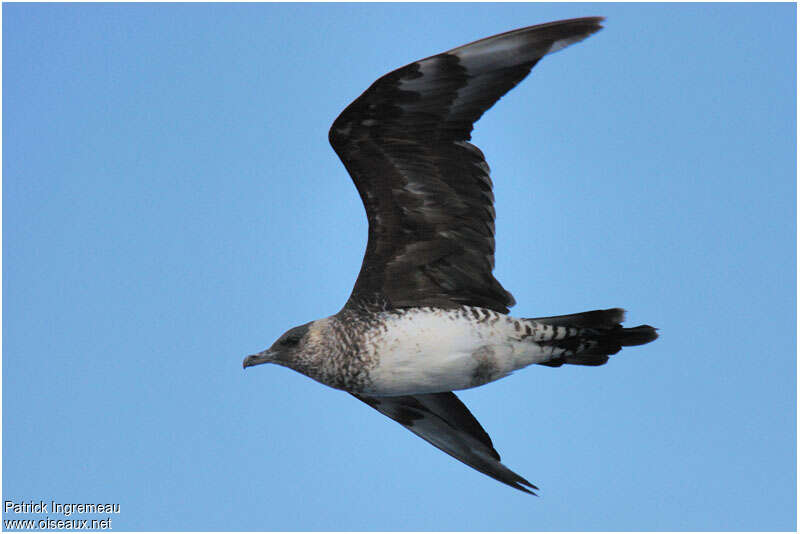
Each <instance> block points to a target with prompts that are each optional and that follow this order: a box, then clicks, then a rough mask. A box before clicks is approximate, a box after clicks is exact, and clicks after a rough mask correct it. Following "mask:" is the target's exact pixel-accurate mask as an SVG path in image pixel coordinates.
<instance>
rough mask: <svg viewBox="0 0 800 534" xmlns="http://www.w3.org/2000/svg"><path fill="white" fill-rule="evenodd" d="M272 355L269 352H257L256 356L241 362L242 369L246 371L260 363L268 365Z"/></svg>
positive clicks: (252, 355) (253, 355)
mask: <svg viewBox="0 0 800 534" xmlns="http://www.w3.org/2000/svg"><path fill="white" fill-rule="evenodd" d="M273 355H274V354H273V353H272V351H270V350H265V351H263V352H259V353H258V354H251V355H250V356H248V357H247V358H245V359H244V361H243V362H242V368H244V369H247V368H248V367H252V366H254V365H259V364H261V363H269V362H271V361H272V356H273Z"/></svg>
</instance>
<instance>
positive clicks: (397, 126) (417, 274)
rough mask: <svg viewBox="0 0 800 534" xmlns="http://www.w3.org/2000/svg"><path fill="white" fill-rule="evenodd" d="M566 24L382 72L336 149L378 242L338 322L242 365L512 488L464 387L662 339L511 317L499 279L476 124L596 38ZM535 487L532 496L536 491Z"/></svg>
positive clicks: (298, 333) (338, 135) (615, 319)
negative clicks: (322, 394) (323, 390)
mask: <svg viewBox="0 0 800 534" xmlns="http://www.w3.org/2000/svg"><path fill="white" fill-rule="evenodd" d="M601 20H602V19H601V18H599V17H587V18H581V19H571V20H563V21H557V22H551V23H547V24H541V25H538V26H531V27H528V28H522V29H519V30H514V31H511V32H506V33H503V34H500V35H495V36H493V37H488V38H486V39H481V40H480V41H476V42H474V43H470V44H467V45H464V46H461V47H458V48H455V49H453V50H450V51H449V52H445V53H442V54H438V55H435V56H431V57H429V58H425V59H422V60H419V61H417V62H414V63H411V64H409V65H406V66H405V67H402V68H400V69H397V70H395V71H393V72H390V73H389V74H387V75H385V76H383V77H381V78H380V79H378V80H377V81H376V82H375V83H373V84H372V85H371V86H370V87H369V89H367V90H366V91H365V92H364V93H363V94H362V95H361V96H360V97H359V98H357V99H356V100H355V101H354V102H353V103H351V104H350V105H349V106H348V107H347V108H346V109H345V110H344V111H343V112H342V113H341V115H340V116H339V117H338V118H337V119H336V121H334V123H333V126H332V127H331V129H330V132H329V140H330V142H331V145H332V146H333V148H334V150H335V151H336V152H337V154H338V155H339V157H340V158H341V160H342V162H343V163H344V165H345V167H346V168H347V170H348V172H349V173H350V176H351V177H352V179H353V182H354V184H355V186H356V188H357V190H358V192H359V194H360V196H361V200H362V202H363V203H364V208H365V210H366V212H367V218H368V220H369V237H368V241H367V249H366V253H365V255H364V261H363V263H362V266H361V271H360V273H359V275H358V279H357V281H356V283H355V286H354V288H353V292H352V294H351V296H350V298H349V299H348V301H347V303H346V304H345V306H344V308H343V309H342V310H341V311H340V312H339V313H337V314H335V315H332V316H330V317H327V318H324V319H318V320H316V321H312V322H310V323H307V324H305V325H301V326H298V327H295V328H292V329H290V330H289V331H287V332H286V333H284V334H283V335H282V336H281V337H280V338H279V339H278V340H277V341H275V343H273V345H272V346H271V347H270V348H269V349H267V350H265V351H262V352H260V353H258V354H254V355H252V356H249V357H248V358H246V359H245V361H244V366H245V367H249V366H252V365H257V364H261V363H277V364H279V365H283V366H286V367H289V368H291V369H294V370H296V371H298V372H300V373H303V374H305V375H307V376H309V377H311V378H313V379H315V380H317V381H319V382H322V383H323V384H325V385H328V386H331V387H333V388H337V389H341V390H344V391H347V392H349V393H351V394H352V395H354V396H355V397H356V398H358V399H359V400H361V401H363V402H365V403H367V404H369V405H370V406H372V407H373V408H375V409H376V410H378V411H379V412H381V413H383V414H384V415H386V416H388V417H390V418H392V419H394V420H395V421H397V422H398V423H400V424H402V425H404V426H405V427H406V428H408V429H409V430H411V431H412V432H414V433H415V434H417V435H418V436H420V437H422V438H423V439H425V440H427V441H428V442H430V443H431V444H433V445H435V446H436V447H438V448H440V449H441V450H443V451H444V452H446V453H448V454H450V455H451V456H453V457H455V458H456V459H458V460H460V461H462V462H464V463H465V464H467V465H469V466H471V467H473V468H475V469H477V470H478V471H480V472H482V473H485V474H487V475H489V476H491V477H493V478H495V479H497V480H499V481H500V482H503V483H505V484H508V485H509V486H512V487H514V488H516V489H519V490H522V491H525V492H528V493H531V491H530V489H536V486H534V485H533V484H531V483H530V482H528V481H527V480H525V479H524V478H522V477H520V476H519V475H517V474H516V473H514V472H513V471H511V470H510V469H508V468H507V467H506V466H505V465H503V464H502V463H500V455H499V454H498V453H497V451H495V449H494V446H493V445H492V441H491V439H490V438H489V436H488V434H487V433H486V432H485V431H484V429H483V428H482V427H481V425H480V424H479V423H478V421H477V420H476V419H475V418H474V417H473V416H472V414H471V413H470V412H469V410H468V409H467V408H466V407H465V406H464V405H463V404H462V403H461V402H460V401H459V400H458V398H457V397H456V396H455V394H453V393H452V391H454V390H460V389H466V388H471V387H476V386H480V385H483V384H486V383H488V382H491V381H494V380H497V379H499V378H502V377H504V376H507V375H508V374H510V373H511V372H513V371H515V370H517V369H520V368H522V367H526V366H528V365H531V364H534V363H536V364H541V365H546V366H552V367H557V366H560V365H562V364H565V363H566V364H577V365H602V364H604V363H606V361H607V360H608V358H609V355H612V354H615V353H617V352H618V351H619V350H620V349H621V347H623V346H630V345H641V344H644V343H648V342H650V341H652V340H654V339H655V338H656V337H657V335H656V333H655V329H653V328H652V327H650V326H647V325H643V326H638V327H634V328H623V327H622V326H621V323H622V321H623V320H624V312H623V310H621V309H618V308H612V309H608V310H596V311H591V312H583V313H577V314H571V315H561V316H553V317H540V318H536V319H527V318H514V317H511V316H509V315H508V311H509V310H508V308H509V307H511V306H513V305H514V298H513V297H512V296H511V293H509V292H508V291H506V290H505V289H504V288H503V286H502V285H501V284H500V283H499V282H498V281H497V280H496V279H495V277H494V275H493V274H492V270H493V268H494V216H495V212H494V205H493V204H494V197H493V194H492V180H491V179H490V178H489V167H488V165H487V164H486V161H485V159H484V156H483V153H482V152H481V151H480V150H479V149H478V148H477V147H476V146H474V145H472V144H471V143H469V139H470V134H471V131H472V126H473V124H474V123H475V122H476V121H477V120H478V119H479V118H480V116H481V115H482V114H483V113H484V112H485V111H486V110H487V109H489V108H490V107H491V106H492V105H493V104H494V103H495V102H496V101H497V100H498V99H499V98H500V97H501V96H502V95H503V94H505V93H506V92H508V91H509V90H510V89H511V88H513V87H514V86H515V85H516V84H517V83H519V82H520V81H521V80H522V79H523V78H525V77H526V76H527V75H528V73H529V72H530V70H531V69H532V68H533V66H534V65H536V63H537V62H538V61H539V60H540V59H541V58H542V57H543V56H545V55H547V54H549V53H552V52H555V51H557V50H560V49H562V48H564V47H566V46H568V45H570V44H572V43H575V42H578V41H581V40H583V39H584V38H586V37H588V36H589V35H591V34H592V33H594V32H596V31H598V30H599V29H600V28H601V26H600V22H601ZM528 488H530V489H528Z"/></svg>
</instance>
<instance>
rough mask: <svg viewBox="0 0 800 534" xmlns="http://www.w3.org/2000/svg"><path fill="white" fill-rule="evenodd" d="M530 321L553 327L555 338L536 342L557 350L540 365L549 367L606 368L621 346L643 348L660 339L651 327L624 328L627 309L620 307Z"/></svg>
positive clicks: (551, 336) (545, 338)
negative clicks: (566, 364) (589, 366)
mask: <svg viewBox="0 0 800 534" xmlns="http://www.w3.org/2000/svg"><path fill="white" fill-rule="evenodd" d="M528 320H529V321H535V322H536V323H539V324H544V325H548V326H552V327H553V328H552V329H550V330H549V332H551V333H552V335H550V336H545V337H544V339H539V340H537V344H539V345H541V346H551V347H553V349H554V350H553V358H552V359H550V360H549V361H546V362H540V364H541V365H547V366H550V367H559V366H561V365H563V364H565V363H570V364H575V365H603V364H604V363H606V362H607V361H608V357H609V356H610V355H612V354H616V353H617V352H619V351H620V350H621V349H622V347H630V346H634V345H644V344H645V343H650V342H651V341H653V340H655V339H656V338H657V337H658V334H657V333H656V329H655V328H653V327H652V326H649V325H641V326H635V327H633V328H623V327H622V324H621V323H622V322H623V321H624V320H625V310H623V309H621V308H612V309H610V310H594V311H588V312H583V313H573V314H570V315H557V316H554V317H537V318H534V319H528ZM559 327H562V328H559ZM548 337H549V339H548Z"/></svg>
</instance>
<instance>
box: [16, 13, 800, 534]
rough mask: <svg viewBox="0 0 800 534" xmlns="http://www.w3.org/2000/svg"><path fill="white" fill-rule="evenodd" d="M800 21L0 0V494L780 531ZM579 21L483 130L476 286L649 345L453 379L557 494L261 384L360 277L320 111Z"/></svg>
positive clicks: (792, 400)
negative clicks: (483, 218)
mask: <svg viewBox="0 0 800 534" xmlns="http://www.w3.org/2000/svg"><path fill="white" fill-rule="evenodd" d="M795 9H796V8H795V6H794V5H793V4H758V5H754V4H735V5H734V4H647V5H638V4H608V5H607V4H577V3H573V4H563V5H558V4H502V5H491V4H424V5H420V4H413V5H392V4H388V5H387V4H380V5H369V4H359V5H331V4H327V5H293V4H283V5H258V4H246V5H209V4H205V5H192V4H173V5H155V4H147V5H103V4H84V5H72V4H44V5H29V4H5V5H3V168H2V170H3V468H4V469H3V499H4V500H8V499H11V500H35V501H38V500H39V499H42V500H45V501H49V500H56V501H59V502H111V503H119V504H120V505H121V513H120V514H119V515H118V516H115V517H114V523H113V527H114V529H115V530H142V529H156V530H178V529H182V530H187V529H188V530H218V529H223V530H321V529H324V530H686V529H688V530H751V529H755V530H794V529H795V526H796V524H795V517H796V514H795V512H796V510H795V502H796V493H795V488H796V456H795V452H796V330H795V325H796V297H795V296H796V278H795V273H796V264H795V261H796V260H795V258H796V256H795V254H796V227H795V215H796V205H795V198H796V183H795V168H796V148H795V147H796V124H795V117H796V101H795V93H796V86H795V85H796V83H795V79H796V78H795V72H796V70H795V64H796V57H795V50H796V47H795V20H796V18H795ZM585 15H605V16H606V17H608V20H607V22H606V24H605V26H606V29H605V30H603V31H602V32H600V33H599V34H597V35H595V36H593V37H592V38H590V39H589V40H587V41H585V42H583V43H581V44H579V45H575V46H573V47H570V48H569V49H567V50H565V51H563V52H559V53H558V54H554V55H552V56H549V57H547V58H545V59H544V60H543V61H542V62H541V63H540V64H539V65H538V66H537V67H536V68H535V70H534V72H533V73H532V75H531V76H530V77H529V78H528V79H526V80H525V82H523V83H522V84H521V85H520V86H519V87H517V88H516V89H515V90H514V91H512V92H511V93H510V94H509V95H507V96H506V97H505V98H504V99H503V100H502V101H501V102H499V103H498V104H497V105H496V106H495V108H493V109H492V110H491V111H490V112H488V113H487V114H486V116H485V117H484V118H483V119H482V120H481V121H480V122H479V123H478V126H477V128H476V130H475V135H474V137H473V139H474V142H475V143H476V144H477V145H478V146H480V147H481V148H482V149H483V151H484V152H485V154H486V156H487V159H488V161H489V164H490V165H491V167H492V177H493V179H494V182H495V194H496V208H497V214H498V215H497V267H496V271H495V272H496V276H497V277H498V279H499V280H500V281H501V282H502V283H503V285H504V286H505V287H506V288H508V289H509V290H510V291H512V292H513V293H514V296H515V297H516V299H517V302H518V303H519V304H518V305H517V306H516V307H515V308H514V309H513V310H512V313H513V314H515V315H517V316H522V317H532V316H540V315H553V314H562V313H573V312H579V311H585V310H590V309H595V308H604V307H613V306H621V307H624V308H626V309H628V310H629V315H628V321H629V324H630V325H635V324H641V323H649V324H652V325H654V326H658V327H659V328H660V333H661V338H660V339H659V340H658V341H657V342H656V343H653V344H651V345H648V346H647V347H642V348H637V349H632V350H624V351H623V352H622V353H620V354H618V355H617V356H615V357H614V358H613V359H612V361H610V362H609V364H608V365H606V366H604V367H601V368H580V367H568V366H565V367H562V368H558V369H551V368H546V367H539V366H534V367H532V368H529V369H525V370H522V371H519V372H517V373H516V374H514V375H513V376H511V377H509V378H506V379H503V380H501V381H498V382H495V383H493V384H489V385H487V386H484V387H482V388H479V389H476V390H470V391H465V392H462V393H461V394H460V397H461V398H462V400H463V401H464V402H465V403H466V404H467V405H468V406H469V407H470V409H471V410H472V412H473V413H474V414H475V416H476V417H477V418H478V419H479V420H480V421H481V423H482V424H483V426H484V427H485V428H486V430H487V431H488V432H489V433H490V434H491V436H492V439H493V440H494V443H495V446H496V447H497V449H498V450H499V451H500V453H501V455H502V456H503V460H504V462H505V463H506V464H507V465H508V466H509V467H511V468H512V469H514V470H515V471H517V472H519V473H520V474H521V475H523V476H525V477H526V478H528V479H529V480H531V481H532V482H534V483H535V484H537V485H538V486H539V487H540V488H541V497H539V498H534V497H530V496H527V495H524V494H522V493H520V492H515V491H513V490H511V489H509V488H507V487H505V486H503V485H501V484H499V483H497V482H495V481H493V480H491V479H489V478H487V477H485V476H483V475H480V474H479V473H477V472H475V471H473V470H471V469H469V468H467V467H465V466H464V465H462V464H460V463H458V462H456V461H454V460H452V459H451V458H449V457H448V456H446V455H445V454H443V453H441V452H440V451H438V450H436V449H434V448H433V447H431V446H430V445H428V444H427V443H425V442H423V441H422V440H420V439H419V438H417V437H415V436H414V435H412V434H411V433H410V432H407V431H406V430H405V429H403V428H402V427H401V426H400V425H397V424H396V423H394V422H392V421H390V420H389V419H386V418H384V417H382V416H381V415H379V414H378V413H377V412H374V411H373V410H371V409H369V408H368V407H367V406H365V405H362V404H361V403H359V402H357V401H356V400H354V399H352V398H351V397H350V396H349V395H346V394H343V393H342V392H338V391H335V390H333V389H328V388H325V387H323V386H321V385H319V384H317V383H316V382H313V381H312V380H310V379H308V378H306V377H304V376H302V375H299V374H296V373H294V372H292V371H290V370H287V369H284V368H279V367H277V366H261V367H256V368H253V369H248V371H247V372H244V371H243V370H242V368H241V361H242V358H243V357H244V356H245V355H247V354H250V353H252V352H254V351H258V350H262V349H263V348H265V347H267V346H269V345H270V344H271V343H272V342H273V341H274V339H275V338H276V337H277V336H279V335H280V334H281V333H282V332H284V331H285V330H286V329H288V328H289V327H291V326H294V325H297V324H300V323H304V322H307V321H309V320H312V319H315V318H319V317H323V316H326V315H329V314H332V313H335V312H336V311H338V310H339V308H340V307H341V306H342V304H343V303H344V301H345V300H346V299H347V296H348V294H349V292H350V289H351V288H352V284H353V282H354V280H355V276H356V274H357V272H358V269H359V267H360V264H361V256H362V254H363V249H364V246H365V241H366V220H365V218H364V215H363V211H362V207H361V205H360V201H359V199H358V196H357V194H356V191H355V189H354V188H353V186H352V184H351V182H350V180H349V178H348V176H347V174H346V172H345V170H344V168H343V167H342V165H341V164H340V163H339V161H338V159H337V158H336V155H335V154H334V153H333V151H332V150H331V149H330V147H329V146H328V143H327V132H328V128H329V126H330V124H331V122H332V121H333V119H334V118H335V117H336V116H337V114H338V113H339V112H340V111H341V110H342V109H343V108H344V107H345V106H346V105H347V104H348V103H349V102H350V101H352V100H353V99H354V98H356V97H357V96H358V95H359V94H360V93H361V92H362V91H363V90H364V89H366V87H368V86H369V84H371V83H372V82H373V81H374V80H375V79H376V78H377V77H379V76H380V75H382V74H384V73H386V72H388V71H390V70H392V69H394V68H397V67H399V66H401V65H404V64H406V63H409V62H411V61H414V60H416V59H419V58H421V57H425V56H428V55H431V54H434V53H437V52H441V51H444V50H447V49H449V48H452V47H455V46H458V45H461V44H464V43H466V42H469V41H472V40H475V39H478V38H481V37H485V36H488V35H492V34H494V33H499V32H502V31H506V30H510V29H513V28H517V27H522V26H526V25H530V24H537V23H541V22H546V21H550V20H557V19H562V18H569V17H576V16H585ZM50 515H51V517H57V516H55V515H53V514H50ZM21 517H22V516H20V515H15V514H5V515H4V518H5V519H18V518H21ZM30 517H31V516H27V518H30ZM37 518H38V516H37Z"/></svg>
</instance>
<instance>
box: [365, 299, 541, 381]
mask: <svg viewBox="0 0 800 534" xmlns="http://www.w3.org/2000/svg"><path fill="white" fill-rule="evenodd" d="M492 313H494V312H492ZM496 315H497V316H498V317H497V320H495V321H494V322H493V323H491V324H490V322H489V321H488V320H483V321H479V320H476V319H473V318H471V316H470V314H469V313H465V312H464V311H463V309H459V310H438V309H430V308H419V309H414V310H407V311H405V312H404V313H402V314H393V315H389V316H387V318H386V320H385V321H384V323H383V324H384V326H385V328H381V329H379V330H376V331H375V332H373V333H372V335H370V336H367V343H366V346H365V347H364V349H366V350H368V351H370V352H371V353H372V354H374V355H375V356H376V358H375V359H376V360H377V362H378V363H377V365H376V366H375V367H374V368H373V369H371V371H370V380H369V382H370V386H369V389H368V390H366V391H364V393H368V394H372V395H387V396H390V395H411V394H422V393H435V392H441V391H452V390H458V389H466V388H471V387H475V386H479V385H481V384H485V383H487V382H491V381H493V380H497V379H498V378H501V377H503V376H506V375H507V374H509V373H510V372H511V371H513V370H514V369H515V368H518V367H519V366H518V365H517V364H518V358H515V356H518V355H519V354H520V349H521V348H522V346H523V344H522V343H521V342H520V340H519V339H514V336H510V335H509V334H510V333H509V331H508V330H509V329H508V326H507V324H506V323H508V322H509V321H508V318H507V317H506V316H504V315H500V314H496ZM525 345H528V344H525ZM527 363H531V362H527ZM527 363H526V365H527Z"/></svg>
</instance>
